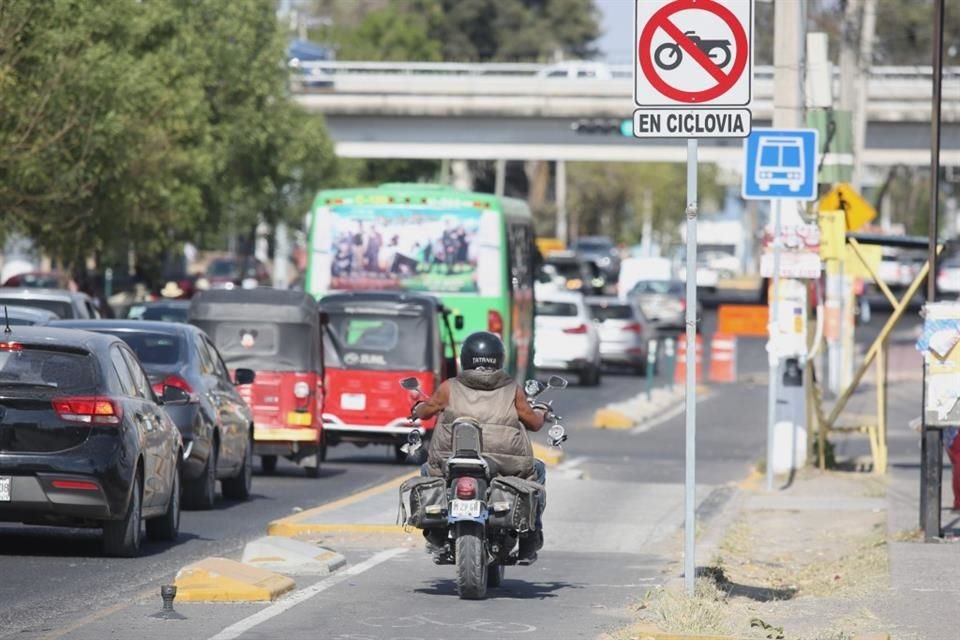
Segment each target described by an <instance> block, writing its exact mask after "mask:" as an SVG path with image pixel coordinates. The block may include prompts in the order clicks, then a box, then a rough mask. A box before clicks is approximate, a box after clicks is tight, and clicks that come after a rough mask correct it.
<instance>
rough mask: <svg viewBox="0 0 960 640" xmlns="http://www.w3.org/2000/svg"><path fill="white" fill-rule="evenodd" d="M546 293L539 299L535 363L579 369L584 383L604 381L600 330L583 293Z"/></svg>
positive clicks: (558, 368) (550, 367)
mask: <svg viewBox="0 0 960 640" xmlns="http://www.w3.org/2000/svg"><path fill="white" fill-rule="evenodd" d="M544 293H545V295H544V296H543V297H541V298H538V299H537V312H536V326H535V343H534V354H535V355H534V364H535V365H536V367H537V368H538V369H543V370H547V371H573V372H576V373H577V374H578V375H579V378H580V384H581V385H583V386H591V387H592V386H596V385H598V384H600V371H601V361H600V333H599V331H598V330H597V327H596V323H595V322H594V319H593V316H592V315H591V314H590V309H589V308H588V307H587V304H586V302H585V301H584V299H583V295H581V294H579V293H566V292H544Z"/></svg>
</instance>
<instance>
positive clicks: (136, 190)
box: [0, 0, 336, 268]
mask: <svg viewBox="0 0 960 640" xmlns="http://www.w3.org/2000/svg"><path fill="white" fill-rule="evenodd" d="M283 46H284V42H283V34H282V33H281V31H280V29H279V28H278V26H277V24H276V20H275V17H274V12H273V9H272V8H271V7H270V6H269V4H268V3H263V2H260V1H259V0H233V1H232V2H230V3H222V2H218V1H215V0H196V1H193V0H170V1H168V2H162V3H161V2H132V1H131V0H102V1H100V2H97V3H89V2H82V1H81V0H50V1H48V2H33V1H31V0H5V1H4V2H2V3H0V201H2V202H3V203H4V222H5V225H4V231H12V230H16V231H21V232H24V233H26V234H27V235H29V236H30V237H32V238H33V239H34V240H35V241H36V242H37V243H38V244H39V246H40V247H41V248H42V249H43V250H45V251H46V252H47V253H48V254H49V255H51V256H52V257H54V258H55V259H58V260H60V261H62V262H64V263H65V264H66V265H67V266H68V267H71V268H78V267H79V266H80V265H81V264H82V262H83V261H84V259H85V258H86V257H88V256H90V255H93V254H96V255H99V256H101V257H103V258H106V259H108V260H109V259H111V258H117V257H120V256H124V255H125V254H126V252H127V250H128V249H129V248H131V247H133V248H135V249H136V250H137V252H138V254H141V255H143V256H144V257H149V256H151V255H157V254H159V253H161V252H162V251H164V250H165V249H166V248H167V247H169V246H170V245H171V244H172V243H173V242H175V241H178V240H183V239H194V238H196V237H197V235H198V234H202V233H203V232H205V231H207V230H210V229H215V228H217V227H218V226H219V225H220V224H221V223H222V221H223V219H224V217H225V215H226V213H227V212H230V213H231V214H232V215H234V216H235V217H236V218H237V220H238V221H239V222H240V223H241V224H253V223H255V222H256V220H257V219H258V218H259V217H262V218H264V219H266V220H267V221H275V220H278V219H280V218H284V217H289V216H290V215H291V213H292V212H293V211H303V207H304V203H305V202H306V201H307V200H308V199H309V196H308V195H307V194H308V193H311V194H312V192H313V191H315V189H316V188H317V187H318V186H320V184H321V183H322V182H323V181H324V180H326V179H329V178H330V177H331V176H334V175H335V170H336V168H335V165H334V164H333V153H332V148H331V145H330V143H329V140H328V139H327V137H326V134H325V130H324V127H323V123H322V120H321V119H318V118H316V117H314V116H309V115H307V114H305V113H302V112H300V111H299V110H297V109H296V108H295V107H294V105H293V104H292V103H291V101H290V100H289V98H288V97H287V95H286V82H287V73H286V70H285V67H284V64H283Z"/></svg>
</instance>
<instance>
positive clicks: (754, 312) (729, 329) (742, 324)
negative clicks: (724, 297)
mask: <svg viewBox="0 0 960 640" xmlns="http://www.w3.org/2000/svg"><path fill="white" fill-rule="evenodd" d="M769 322H770V319H769V310H768V309H767V306H766V305H756V304H737V305H730V304H722V305H720V307H719V308H718V309H717V333H726V334H729V335H732V336H742V337H745V338H766V337H767V335H768V332H769V331H770V327H769V326H767V325H768V324H769Z"/></svg>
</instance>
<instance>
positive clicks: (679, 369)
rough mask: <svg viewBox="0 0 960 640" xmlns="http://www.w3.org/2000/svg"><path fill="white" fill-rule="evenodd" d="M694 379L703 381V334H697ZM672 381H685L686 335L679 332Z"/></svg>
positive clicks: (683, 382) (679, 382) (682, 382)
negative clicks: (675, 364)
mask: <svg viewBox="0 0 960 640" xmlns="http://www.w3.org/2000/svg"><path fill="white" fill-rule="evenodd" d="M696 367H697V371H696V379H697V382H698V383H699V382H701V381H703V336H701V335H700V334H697V354H696ZM674 371H675V373H674V376H673V381H674V383H676V384H685V383H686V381H687V336H686V335H684V334H681V335H680V337H679V338H677V366H676V369H675V370H674Z"/></svg>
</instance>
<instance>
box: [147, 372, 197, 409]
mask: <svg viewBox="0 0 960 640" xmlns="http://www.w3.org/2000/svg"><path fill="white" fill-rule="evenodd" d="M164 387H176V388H177V389H181V390H182V391H185V392H186V393H189V394H190V400H191V402H194V401H196V397H195V396H194V393H193V386H192V385H191V384H190V383H189V382H187V381H186V380H184V379H183V378H181V377H180V376H178V375H175V374H172V375H169V376H167V377H166V378H164V379H163V380H161V381H160V382H158V383H156V384H154V385H153V392H154V393H156V394H157V395H158V396H162V395H163V388H164Z"/></svg>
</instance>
